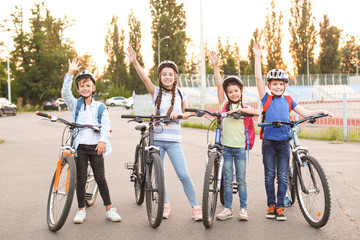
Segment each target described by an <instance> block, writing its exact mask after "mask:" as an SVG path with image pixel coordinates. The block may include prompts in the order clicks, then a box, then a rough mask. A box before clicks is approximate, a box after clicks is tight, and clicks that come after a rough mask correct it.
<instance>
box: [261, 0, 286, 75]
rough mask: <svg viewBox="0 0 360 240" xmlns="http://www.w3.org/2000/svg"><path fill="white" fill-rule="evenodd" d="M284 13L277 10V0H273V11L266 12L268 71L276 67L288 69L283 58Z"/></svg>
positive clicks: (265, 29) (265, 31)
mask: <svg viewBox="0 0 360 240" xmlns="http://www.w3.org/2000/svg"><path fill="white" fill-rule="evenodd" d="M282 25H283V15H282V12H281V11H280V13H279V15H277V13H276V12H275V0H272V1H271V12H270V11H269V10H268V13H267V14H266V25H265V28H264V34H265V48H266V50H267V55H266V60H267V71H268V70H271V69H274V68H281V69H286V66H285V64H284V61H283V58H282V50H281V42H282V38H283V34H282V29H281V27H282Z"/></svg>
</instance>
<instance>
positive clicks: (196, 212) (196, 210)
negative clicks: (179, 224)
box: [192, 206, 202, 221]
mask: <svg viewBox="0 0 360 240" xmlns="http://www.w3.org/2000/svg"><path fill="white" fill-rule="evenodd" d="M192 218H193V219H194V220H195V221H201V220H202V211H201V207H200V206H195V207H193V208H192Z"/></svg>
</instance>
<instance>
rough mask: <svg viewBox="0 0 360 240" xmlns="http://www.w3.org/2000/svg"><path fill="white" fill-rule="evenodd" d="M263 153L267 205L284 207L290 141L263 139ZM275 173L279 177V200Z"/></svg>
mask: <svg viewBox="0 0 360 240" xmlns="http://www.w3.org/2000/svg"><path fill="white" fill-rule="evenodd" d="M262 154H263V164H264V171H265V189H266V194H267V205H268V207H271V206H273V205H275V208H276V209H277V208H284V207H285V205H284V198H285V194H286V189H287V186H288V171H289V161H290V143H289V141H287V140H285V141H273V140H268V139H263V140H262ZM275 174H276V177H277V184H278V187H277V201H275V187H274V180H275Z"/></svg>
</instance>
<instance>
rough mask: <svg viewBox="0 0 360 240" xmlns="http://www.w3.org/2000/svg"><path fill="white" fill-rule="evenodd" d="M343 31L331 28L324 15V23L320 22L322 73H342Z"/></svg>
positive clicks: (320, 64)
mask: <svg viewBox="0 0 360 240" xmlns="http://www.w3.org/2000/svg"><path fill="white" fill-rule="evenodd" d="M340 37H341V30H340V29H339V28H337V27H335V26H330V21H329V18H328V16H327V15H326V14H325V15H324V22H322V23H321V22H320V48H321V51H320V56H319V61H318V62H319V68H320V73H339V72H340V71H341V53H340V51H339V42H340Z"/></svg>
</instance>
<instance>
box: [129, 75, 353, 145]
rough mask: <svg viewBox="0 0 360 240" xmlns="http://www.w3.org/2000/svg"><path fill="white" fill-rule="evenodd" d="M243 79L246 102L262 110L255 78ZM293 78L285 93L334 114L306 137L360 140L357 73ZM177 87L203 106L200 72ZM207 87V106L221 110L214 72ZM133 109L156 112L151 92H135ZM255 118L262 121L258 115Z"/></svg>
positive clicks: (309, 129)
mask: <svg viewBox="0 0 360 240" xmlns="http://www.w3.org/2000/svg"><path fill="white" fill-rule="evenodd" d="M223 77H225V76H223ZM305 77H306V78H305ZM311 77H312V78H311ZM241 78H242V80H243V82H244V84H245V88H244V95H243V101H244V104H246V105H250V106H252V107H253V108H256V109H259V111H260V112H261V111H262V105H261V102H260V99H259V97H258V93H257V88H256V84H255V77H254V76H242V77H241ZM294 79H296V81H293V83H294V84H291V83H290V84H289V86H288V87H287V88H286V93H285V94H287V95H290V96H291V97H292V98H293V99H294V101H296V102H297V103H299V104H300V105H301V106H303V107H304V108H306V109H309V110H315V109H325V110H327V111H330V112H333V113H334V118H332V119H330V118H322V119H320V120H318V121H317V123H315V124H312V125H311V126H310V125H309V126H307V127H306V129H305V130H304V131H303V136H304V137H308V138H317V139H321V138H325V139H329V138H331V139H338V140H345V141H360V81H359V78H358V77H357V76H354V75H349V74H346V75H345V74H332V75H330V74H327V75H319V74H317V75H310V77H308V76H307V75H299V76H296V77H295V78H294ZM309 79H310V81H309ZM295 83H296V84H295ZM309 83H311V84H309ZM321 83H324V84H321ZM332 83H335V84H332ZM178 86H179V87H180V88H181V89H182V90H184V91H185V92H186V93H187V94H188V97H187V103H188V106H189V107H193V108H200V107H201V84H200V77H199V76H198V75H184V74H182V75H180V77H179V84H178ZM206 86H207V87H206V94H205V101H204V102H205V107H206V108H207V109H209V110H212V111H219V110H220V109H219V104H218V99H217V89H216V82H215V79H214V76H213V75H210V74H209V75H207V76H206ZM267 90H268V89H267ZM268 92H269V90H268ZM134 112H135V113H137V114H140V113H141V114H143V113H152V112H153V110H152V104H151V98H150V96H149V95H136V94H134ZM291 119H292V120H296V119H300V116H298V115H297V114H296V113H295V112H294V111H292V112H291ZM255 120H256V121H258V122H259V119H258V118H256V119H255Z"/></svg>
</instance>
